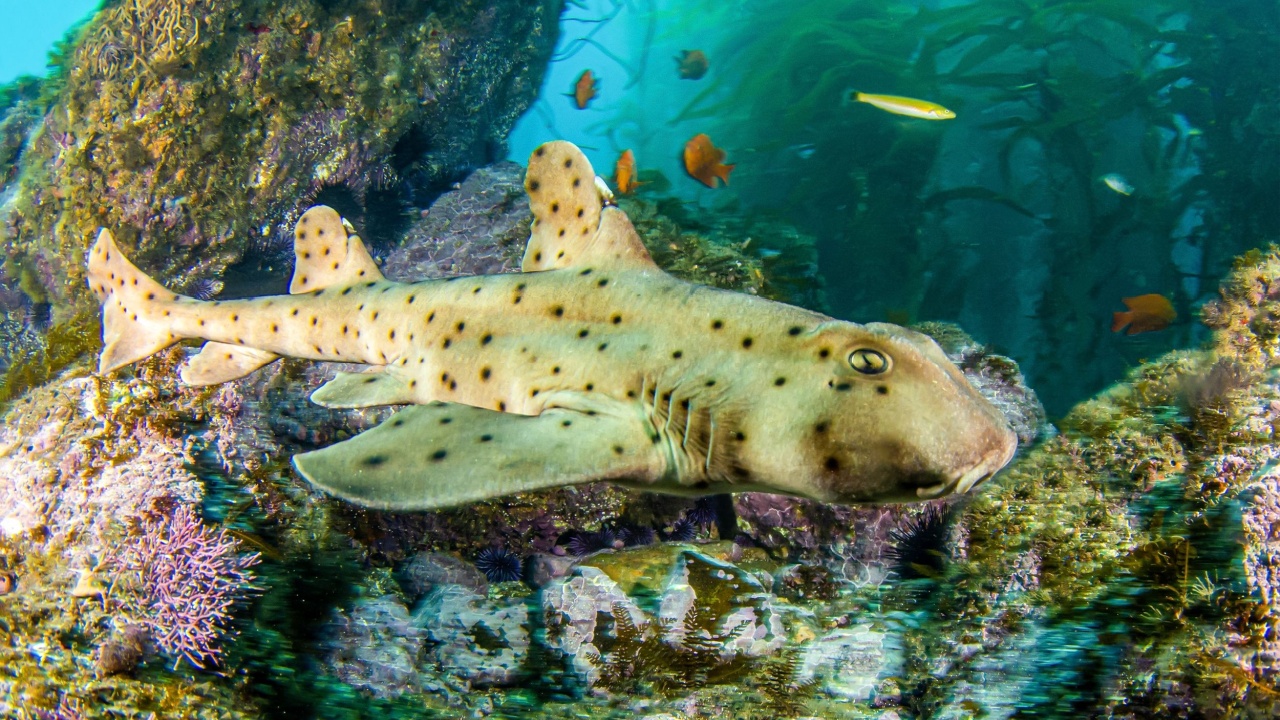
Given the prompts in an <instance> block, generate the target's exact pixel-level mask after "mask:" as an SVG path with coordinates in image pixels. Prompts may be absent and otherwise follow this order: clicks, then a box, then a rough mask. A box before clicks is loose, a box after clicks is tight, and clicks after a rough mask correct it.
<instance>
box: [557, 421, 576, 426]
mask: <svg viewBox="0 0 1280 720" xmlns="http://www.w3.org/2000/svg"><path fill="white" fill-rule="evenodd" d="M572 424H573V421H572V420H561V421H560V425H561V427H569V426H570V425H572Z"/></svg>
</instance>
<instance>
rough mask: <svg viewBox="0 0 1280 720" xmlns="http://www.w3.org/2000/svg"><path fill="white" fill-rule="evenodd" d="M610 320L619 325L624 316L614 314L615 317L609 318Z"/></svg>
mask: <svg viewBox="0 0 1280 720" xmlns="http://www.w3.org/2000/svg"><path fill="white" fill-rule="evenodd" d="M609 321H610V322H612V323H613V324H614V325H618V324H620V323H622V316H621V315H614V316H613V317H611V318H609Z"/></svg>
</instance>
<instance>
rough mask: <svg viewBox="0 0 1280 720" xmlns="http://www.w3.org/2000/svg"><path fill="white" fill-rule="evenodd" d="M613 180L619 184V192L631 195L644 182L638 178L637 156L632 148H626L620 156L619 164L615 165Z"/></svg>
mask: <svg viewBox="0 0 1280 720" xmlns="http://www.w3.org/2000/svg"><path fill="white" fill-rule="evenodd" d="M613 182H614V184H615V185H617V186H618V193H619V194H622V195H630V194H631V191H632V190H635V189H636V188H637V187H639V186H640V185H643V184H644V183H642V182H638V181H637V180H636V156H635V153H633V152H631V151H630V150H624V151H623V152H622V155H621V156H620V157H619V158H618V164H616V165H614V166H613Z"/></svg>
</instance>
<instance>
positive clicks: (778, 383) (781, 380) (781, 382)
mask: <svg viewBox="0 0 1280 720" xmlns="http://www.w3.org/2000/svg"><path fill="white" fill-rule="evenodd" d="M773 384H774V385H776V386H778V387H782V386H783V385H786V384H787V379H786V378H784V377H780V378H778V379H776V380H774V381H773Z"/></svg>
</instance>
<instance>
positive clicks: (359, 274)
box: [289, 205, 383, 293]
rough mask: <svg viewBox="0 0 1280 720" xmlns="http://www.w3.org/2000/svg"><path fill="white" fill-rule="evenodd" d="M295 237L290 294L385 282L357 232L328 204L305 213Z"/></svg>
mask: <svg viewBox="0 0 1280 720" xmlns="http://www.w3.org/2000/svg"><path fill="white" fill-rule="evenodd" d="M293 238H294V240H293V253H294V266H293V281H292V282H290V283H289V292H291V293H304V292H311V291H312V290H320V289H321V288H327V287H330V286H333V285H338V286H342V285H354V284H356V283H360V282H372V281H375V280H382V279H383V278H382V271H380V270H378V265H377V263H375V262H374V261H373V258H372V257H371V256H370V255H369V251H368V250H366V249H365V247H364V242H362V241H361V240H360V236H359V235H356V233H355V229H354V228H352V227H351V224H350V223H348V222H347V221H346V220H344V219H343V218H342V216H341V215H339V214H338V211H337V210H334V209H333V208H331V207H328V206H327V205H317V206H315V207H313V208H311V209H310V210H308V211H306V212H305V213H303V215H302V217H300V218H298V224H297V226H296V228H295V230H294V234H293Z"/></svg>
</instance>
